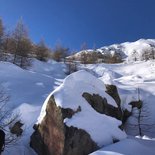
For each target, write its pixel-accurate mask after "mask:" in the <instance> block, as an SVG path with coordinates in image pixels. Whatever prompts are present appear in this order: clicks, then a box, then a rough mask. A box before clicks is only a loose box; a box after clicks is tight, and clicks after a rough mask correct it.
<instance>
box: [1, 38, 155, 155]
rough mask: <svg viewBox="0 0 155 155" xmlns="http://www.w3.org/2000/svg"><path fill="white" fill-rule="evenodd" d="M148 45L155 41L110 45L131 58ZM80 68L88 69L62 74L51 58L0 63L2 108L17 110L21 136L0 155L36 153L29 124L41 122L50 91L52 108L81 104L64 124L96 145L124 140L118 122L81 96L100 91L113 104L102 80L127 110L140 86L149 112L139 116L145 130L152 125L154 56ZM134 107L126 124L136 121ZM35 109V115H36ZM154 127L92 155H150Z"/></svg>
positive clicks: (131, 131)
mask: <svg viewBox="0 0 155 155" xmlns="http://www.w3.org/2000/svg"><path fill="white" fill-rule="evenodd" d="M149 45H151V46H155V40H150V39H148V40H144V39H143V40H138V41H137V42H135V43H124V44H121V46H120V45H113V47H115V48H117V49H119V48H122V49H124V52H125V54H126V55H128V56H130V55H132V52H133V50H134V49H136V50H137V51H138V52H139V53H141V52H143V49H145V48H149ZM107 48H108V47H107ZM100 50H101V49H100ZM101 51H102V50H101ZM128 58H129V57H128ZM127 60H129V59H127ZM80 68H82V69H84V70H87V72H86V71H78V72H76V73H74V74H72V75H70V76H68V77H67V78H65V74H64V70H65V66H64V64H62V63H57V62H55V61H49V62H47V63H46V62H40V61H38V60H35V59H34V60H33V65H32V67H31V68H30V69H28V70H23V69H21V68H19V67H17V66H16V65H13V64H11V63H8V62H0V84H1V85H2V86H3V87H4V88H5V90H6V92H7V93H8V95H9V96H10V100H9V102H8V104H7V107H8V108H10V109H11V110H12V111H13V112H19V113H20V115H21V120H22V122H23V123H24V135H23V137H22V138H21V140H20V141H19V142H18V143H17V144H16V146H13V147H9V148H6V150H5V152H4V153H3V154H4V155H9V154H16V155H24V154H26V155H35V153H34V151H33V150H32V149H31V148H30V147H29V141H30V136H31V134H32V132H33V128H32V127H33V125H34V124H35V123H36V122H37V121H38V122H37V123H41V120H42V119H43V118H44V116H45V114H46V111H45V109H46V105H47V102H48V100H49V98H50V96H51V95H54V96H55V99H56V103H57V106H61V107H64V108H68V107H69V108H72V109H74V110H77V108H78V107H79V106H81V109H82V110H81V112H78V113H76V114H75V115H74V116H73V117H72V118H71V119H65V120H64V123H66V125H68V126H75V127H77V128H80V129H84V130H86V131H87V132H88V133H89V134H90V135H91V137H92V139H93V140H94V141H95V142H97V143H98V145H99V146H103V145H108V144H110V143H111V142H112V138H116V139H124V138H125V137H126V134H125V133H123V132H122V131H121V130H119V128H118V126H119V125H120V121H119V120H117V119H114V118H112V117H109V116H106V115H103V114H99V113H97V112H96V111H95V110H94V109H92V108H91V106H90V105H89V104H88V103H87V101H86V100H85V99H84V98H83V97H82V94H83V92H88V93H90V94H93V93H95V94H99V95H100V96H102V97H106V98H107V99H108V103H109V104H112V105H113V106H117V105H116V103H115V101H114V100H113V99H112V98H111V97H110V96H109V95H108V94H106V93H105V86H104V84H114V85H116V86H117V88H118V92H119V94H120V98H121V105H122V108H123V109H128V110H129V111H131V106H130V105H129V103H130V102H131V101H135V100H138V95H137V92H138V88H139V90H140V99H141V100H143V102H144V111H142V112H146V110H145V109H147V115H148V116H149V117H148V118H145V119H143V121H142V123H144V124H146V126H145V128H146V127H147V128H146V129H148V127H150V126H149V125H152V124H155V113H154V111H155V104H154V101H155V91H154V90H155V61H154V60H149V61H146V62H145V61H137V62H132V61H131V62H130V61H128V62H125V63H120V64H94V65H85V66H82V65H81V66H80ZM88 72H89V73H88ZM92 75H93V76H92ZM64 78H65V79H64ZM51 92H52V93H51ZM43 103H44V104H43ZM41 109H42V110H41ZM40 111H41V113H40ZM136 111H137V109H134V110H133V113H134V115H133V116H132V117H130V118H129V120H128V122H127V125H130V123H135V124H136V123H137V119H136ZM39 113H40V117H39V118H38V116H39ZM154 131H155V126H154V125H152V126H151V128H150V129H149V131H146V130H143V133H144V135H146V136H144V137H143V138H136V139H134V138H127V139H125V140H121V141H120V142H118V143H116V144H112V145H109V146H106V147H104V148H103V149H101V150H99V151H97V152H95V153H93V155H100V154H101V155H102V154H115V155H116V154H125V155H130V154H132V155H144V154H148V155H154V154H155V149H154V148H155V142H154V139H150V138H149V137H155V132H154ZM126 132H127V134H128V135H133V136H137V135H138V130H137V127H130V128H128V129H127V130H126Z"/></svg>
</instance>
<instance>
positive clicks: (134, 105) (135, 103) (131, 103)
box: [129, 100, 142, 109]
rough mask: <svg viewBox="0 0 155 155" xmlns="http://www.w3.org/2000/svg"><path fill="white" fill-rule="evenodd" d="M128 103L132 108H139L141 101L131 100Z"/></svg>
mask: <svg viewBox="0 0 155 155" xmlns="http://www.w3.org/2000/svg"><path fill="white" fill-rule="evenodd" d="M129 105H131V106H132V108H135V107H136V108H138V109H141V108H142V101H141V100H139V101H132V102H130V103H129Z"/></svg>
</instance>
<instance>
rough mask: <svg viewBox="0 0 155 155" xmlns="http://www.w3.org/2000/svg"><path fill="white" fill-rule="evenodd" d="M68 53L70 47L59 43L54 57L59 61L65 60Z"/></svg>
mask: <svg viewBox="0 0 155 155" xmlns="http://www.w3.org/2000/svg"><path fill="white" fill-rule="evenodd" d="M68 53H69V48H65V47H63V46H62V45H61V44H58V45H56V47H55V49H54V50H53V54H52V58H53V59H54V60H56V61H58V62H60V61H64V62H65V58H66V57H67V56H68Z"/></svg>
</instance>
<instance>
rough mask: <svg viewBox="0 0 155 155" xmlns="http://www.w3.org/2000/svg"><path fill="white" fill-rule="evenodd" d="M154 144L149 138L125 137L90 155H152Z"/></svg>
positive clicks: (154, 151)
mask: <svg viewBox="0 0 155 155" xmlns="http://www.w3.org/2000/svg"><path fill="white" fill-rule="evenodd" d="M154 146H155V141H154V140H151V139H147V140H144V139H137V138H127V139H125V140H122V141H120V142H118V143H115V144H112V145H109V146H106V147H104V148H103V149H100V150H99V151H96V152H94V153H91V154H90V155H154V154H155V148H154Z"/></svg>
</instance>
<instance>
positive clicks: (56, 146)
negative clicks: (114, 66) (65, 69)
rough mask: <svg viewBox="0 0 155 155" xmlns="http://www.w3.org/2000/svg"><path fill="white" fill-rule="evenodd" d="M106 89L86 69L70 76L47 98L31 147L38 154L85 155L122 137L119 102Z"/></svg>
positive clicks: (35, 126) (124, 135) (35, 128)
mask: <svg viewBox="0 0 155 155" xmlns="http://www.w3.org/2000/svg"><path fill="white" fill-rule="evenodd" d="M105 91H106V87H105V86H104V83H103V82H102V81H100V80H98V79H97V78H96V77H94V76H93V75H91V74H90V73H88V72H86V71H78V72H76V73H73V74H71V75H69V76H68V77H67V78H66V79H65V80H64V83H63V84H62V85H61V86H60V87H59V88H57V89H56V90H55V91H54V92H52V93H51V94H50V95H49V96H48V98H47V99H46V101H45V103H44V105H43V108H42V111H41V114H40V116H39V118H38V122H37V123H36V125H34V130H35V131H34V133H33V134H32V136H31V142H30V146H31V147H32V148H33V149H34V150H35V151H36V152H37V153H38V154H39V155H45V154H46V155H87V154H89V153H91V152H93V151H95V150H97V149H98V148H100V147H103V146H104V145H107V144H110V143H113V142H115V141H117V140H121V139H123V138H125V137H126V134H125V133H124V132H123V131H122V130H121V129H120V128H119V126H120V125H121V124H122V122H121V121H120V120H118V119H119V113H118V112H119V109H118V105H117V104H116V102H115V101H114V99H113V98H112V97H110V96H109V95H108V94H107V93H106V92H105ZM113 113H114V114H113Z"/></svg>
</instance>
